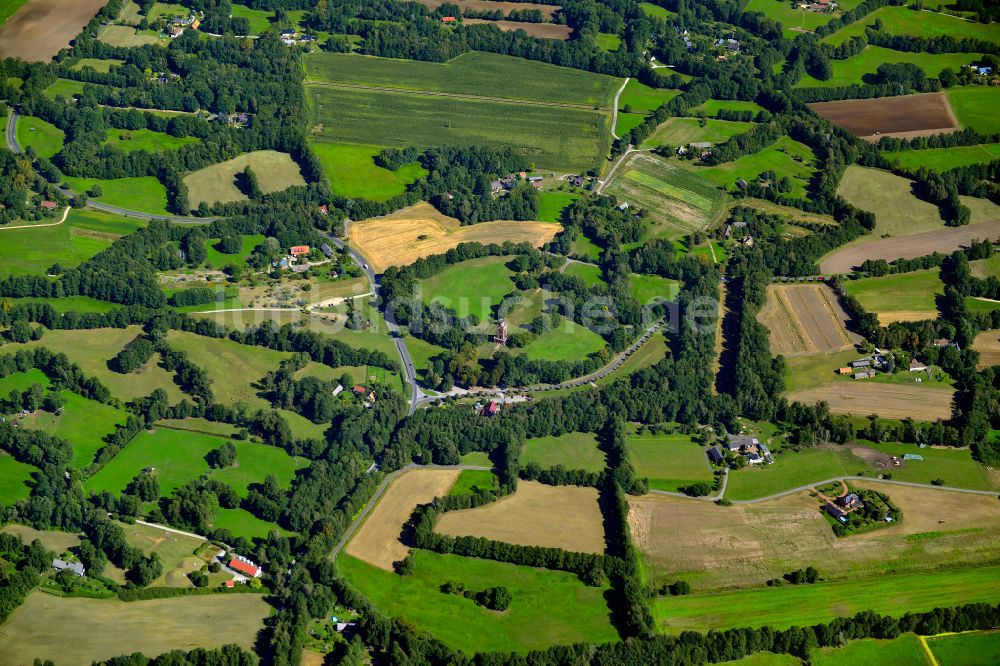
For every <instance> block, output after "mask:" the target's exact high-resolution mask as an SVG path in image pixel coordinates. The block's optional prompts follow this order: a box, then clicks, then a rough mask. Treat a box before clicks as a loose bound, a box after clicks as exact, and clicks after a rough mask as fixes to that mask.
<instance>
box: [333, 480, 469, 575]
mask: <svg viewBox="0 0 1000 666" xmlns="http://www.w3.org/2000/svg"><path fill="white" fill-rule="evenodd" d="M458 474H459V471H458V470H452V469H415V470H410V471H409V472H405V473H403V474H402V475H400V477H399V478H398V479H396V480H395V481H393V482H392V485H390V486H389V488H388V490H386V492H385V495H383V497H382V499H381V500H379V502H378V504H377V505H376V506H375V508H374V509H373V510H372V512H371V513H370V514H369V515H368V518H367V519H366V520H365V523H364V525H362V526H361V529H360V530H358V533H357V534H355V535H354V538H353V539H351V541H350V542H349V543H348V544H347V547H346V548H344V551H345V552H346V553H347V554H348V555H352V556H354V557H356V558H358V559H360V560H363V561H365V562H367V563H369V564H374V565H375V566H377V567H379V568H381V569H386V570H388V571H392V563H393V562H397V561H399V560H401V559H403V558H404V557H406V555H407V554H408V553H409V552H410V550H409V548H407V547H406V546H404V545H403V542H402V541H400V540H399V536H400V532H402V530H403V525H404V524H406V521H408V520H409V519H410V515H411V514H412V513H413V510H414V509H415V508H416V507H417V505H418V504H426V503H427V502H430V501H431V500H432V499H434V498H435V497H443V496H445V495H447V494H448V491H449V490H450V489H451V487H452V486H453V485H455V481H456V479H458Z"/></svg>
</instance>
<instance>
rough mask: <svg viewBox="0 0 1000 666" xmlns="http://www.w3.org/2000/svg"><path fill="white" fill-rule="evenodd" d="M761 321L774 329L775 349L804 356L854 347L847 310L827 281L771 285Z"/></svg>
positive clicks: (789, 354)
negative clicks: (848, 326) (841, 304)
mask: <svg viewBox="0 0 1000 666" xmlns="http://www.w3.org/2000/svg"><path fill="white" fill-rule="evenodd" d="M758 318H759V320H760V323H762V324H764V326H767V329H768V331H770V336H769V337H770V340H771V351H772V352H773V353H775V354H783V355H784V356H801V355H804V354H816V353H826V352H836V351H843V350H845V349H850V348H851V346H852V345H853V344H854V338H856V337H857V336H852V334H851V333H848V331H847V328H846V327H845V324H846V323H847V321H848V319H849V318H848V316H847V313H846V312H844V309H843V308H841V307H840V304H839V303H838V302H837V297H836V295H835V294H834V293H833V291H832V290H831V289H830V288H829V287H827V286H826V285H823V284H802V285H771V286H770V287H768V289H767V303H766V304H765V305H764V307H763V308H762V309H761V311H760V315H759V317H758Z"/></svg>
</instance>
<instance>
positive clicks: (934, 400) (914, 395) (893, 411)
mask: <svg viewBox="0 0 1000 666" xmlns="http://www.w3.org/2000/svg"><path fill="white" fill-rule="evenodd" d="M954 396H955V391H953V390H952V389H948V388H936V387H931V386H917V385H915V384H898V385H897V384H881V383H877V382H865V381H864V380H858V381H853V382H833V383H831V384H824V385H823V386H817V387H816V388H810V389H805V390H802V391H794V392H792V393H789V394H788V395H787V396H786V397H787V398H788V402H796V401H797V402H803V403H806V404H809V405H811V404H813V403H815V402H819V401H820V400H823V401H825V402H826V403H827V404H829V405H830V411H831V412H833V413H834V414H853V415H855V416H868V415H869V414H878V415H879V416H881V417H882V418H885V419H904V418H907V417H909V418H912V419H916V420H918V421H934V420H937V419H947V418H951V403H952V399H953V398H954Z"/></svg>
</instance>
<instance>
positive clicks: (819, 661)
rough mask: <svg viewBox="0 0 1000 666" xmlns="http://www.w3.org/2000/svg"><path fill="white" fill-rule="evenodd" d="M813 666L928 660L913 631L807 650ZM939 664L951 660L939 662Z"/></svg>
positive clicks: (903, 665)
mask: <svg viewBox="0 0 1000 666" xmlns="http://www.w3.org/2000/svg"><path fill="white" fill-rule="evenodd" d="M809 659H810V661H812V663H813V666H863V665H865V664H878V665H879V666H920V665H921V664H926V663H927V656H926V654H925V653H924V648H923V646H922V645H920V639H919V638H917V636H916V635H915V634H903V635H902V636H900V637H899V638H896V639H893V640H876V639H874V638H866V639H864V640H857V641H851V642H850V643H848V644H847V645H846V646H844V647H842V648H820V649H818V650H813V651H812V652H810V653H809ZM941 663H942V664H949V666H950V662H946V661H942V662H941Z"/></svg>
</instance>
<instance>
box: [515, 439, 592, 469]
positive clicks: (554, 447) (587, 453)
mask: <svg viewBox="0 0 1000 666" xmlns="http://www.w3.org/2000/svg"><path fill="white" fill-rule="evenodd" d="M520 461H521V465H527V464H528V463H537V464H539V465H541V466H542V467H543V468H546V469H547V468H549V467H555V466H556V465H562V466H563V467H565V468H567V469H583V470H586V471H588V472H600V471H601V470H602V469H604V467H605V465H606V464H607V459H606V456H605V455H604V452H603V451H602V450H601V448H600V444H599V443H598V441H597V435H595V434H594V433H592V432H568V433H566V434H564V435H551V436H549V437H535V438H533V439H529V440H527V441H526V442H525V443H524V447H523V448H522V449H521V457H520Z"/></svg>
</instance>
